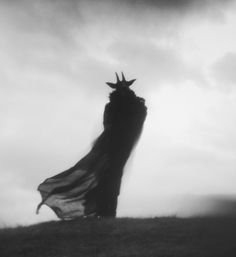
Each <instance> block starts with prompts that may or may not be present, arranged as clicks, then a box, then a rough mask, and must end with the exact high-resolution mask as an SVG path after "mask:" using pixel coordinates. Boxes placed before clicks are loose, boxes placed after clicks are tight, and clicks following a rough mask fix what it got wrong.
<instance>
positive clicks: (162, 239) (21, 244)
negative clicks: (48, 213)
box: [0, 217, 236, 257]
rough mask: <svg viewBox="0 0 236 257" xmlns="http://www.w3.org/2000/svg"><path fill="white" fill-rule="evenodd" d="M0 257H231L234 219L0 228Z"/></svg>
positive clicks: (75, 222) (235, 234)
mask: <svg viewBox="0 0 236 257" xmlns="http://www.w3.org/2000/svg"><path fill="white" fill-rule="evenodd" d="M0 256H2V257H10V256H11V257H13V256H14V257H18V256H24V257H73V256H76V257H79V256H81V257H88V256H89V257H95V256H96V257H106V256H107V257H121V256H122V257H126V256H127V257H133V256H142V257H159V256H162V257H168V256H171V257H185V256H186V257H196V256H197V257H207V256H209V257H210V256H211V257H219V256H222V257H223V256H224V257H235V256H236V218H223V217H213V218H188V219H180V218H154V219H128V218H119V219H100V220H97V219H82V218H81V219H77V220H73V221H54V222H46V223H41V224H37V225H32V226H28V227H17V228H4V229H0Z"/></svg>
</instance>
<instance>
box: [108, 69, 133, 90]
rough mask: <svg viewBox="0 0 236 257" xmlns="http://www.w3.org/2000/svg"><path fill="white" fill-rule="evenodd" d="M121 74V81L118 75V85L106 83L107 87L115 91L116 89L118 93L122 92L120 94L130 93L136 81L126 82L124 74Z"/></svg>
mask: <svg viewBox="0 0 236 257" xmlns="http://www.w3.org/2000/svg"><path fill="white" fill-rule="evenodd" d="M121 74H122V80H120V79H119V76H118V74H117V73H116V83H111V82H106V83H107V85H108V86H109V87H111V88H113V89H116V91H120V92H126V91H127V90H128V91H130V88H129V87H130V86H131V85H132V84H133V83H134V81H135V80H136V79H132V80H129V81H126V79H125V76H124V74H123V72H121Z"/></svg>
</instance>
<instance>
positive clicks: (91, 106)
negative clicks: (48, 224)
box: [0, 0, 236, 225]
mask: <svg viewBox="0 0 236 257" xmlns="http://www.w3.org/2000/svg"><path fill="white" fill-rule="evenodd" d="M0 7H1V8H0V31H1V33H0V57H1V58H0V90H1V94H0V103H1V107H2V108H0V114H1V124H2V125H1V126H0V175H1V180H0V185H1V195H0V202H1V205H2V206H1V210H0V225H15V224H29V223H34V222H39V221H43V220H49V219H55V215H54V214H53V213H52V211H51V210H49V209H48V208H47V207H44V208H42V211H41V213H40V215H39V216H36V215H35V208H36V206H37V204H38V203H39V201H40V195H39V193H38V192H37V190H36V189H37V186H38V184H39V183H41V182H42V181H43V180H44V179H46V178H47V177H50V176H52V175H55V174H57V173H59V172H61V171H63V170H66V169H67V168H69V167H71V166H72V165H74V164H75V163H76V162H77V161H78V160H79V159H80V158H81V157H82V156H83V154H85V153H86V152H87V151H88V150H89V148H90V146H91V143H92V141H93V140H94V139H95V138H96V137H97V136H98V135H99V133H100V132H101V130H102V115H103V108H104V105H105V103H106V102H107V101H108V94H109V92H110V89H109V88H108V87H107V86H106V85H105V82H106V81H114V79H115V76H114V72H115V71H118V72H120V71H124V72H125V74H126V76H127V78H128V79H133V78H137V82H136V83H135V84H134V86H133V90H135V92H136V93H137V94H138V95H140V96H143V97H145V99H146V104H147V106H148V117H147V120H146V123H145V126H144V130H143V134H142V136H141V139H140V142H139V143H138V145H137V147H136V149H135V152H134V154H133V155H132V157H131V158H130V161H129V163H128V164H127V167H126V172H125V176H124V179H123V184H122V190H121V195H120V198H119V206H118V215H119V216H124V215H125V216H158V215H176V214H177V215H194V214H199V213H196V208H194V207H193V206H190V207H188V206H185V205H186V202H185V204H183V201H185V199H186V197H188V199H193V198H194V197H200V198H201V197H204V196H207V197H211V196H219V195H220V196H224V197H228V196H234V195H236V188H235V182H236V173H235V168H236V132H235V129H234V128H235V125H236V101H235V100H236V88H235V87H236V76H235V70H236V34H235V27H236V18H235V13H236V9H235V7H236V6H235V2H234V1H223V0H222V1H220V0H218V1H210V0H208V1H207V0H205V1H171V0H168V1H161V0H160V1H151V0H149V1H143V2H142V1H136V0H131V1H128V0H127V1H125V0H123V1H122V0H120V1H99V3H98V1H97V2H96V1H92V0H91V1H73V0H69V1H46V0H41V1H40V0H37V1H29V0H28V1H27V0H19V1H3V0H2V1H0ZM191 197H193V198H191ZM189 201H191V200H189ZM204 208H205V207H204ZM204 208H203V209H204ZM198 211H199V210H198ZM202 211H203V212H204V211H205V209H204V210H202Z"/></svg>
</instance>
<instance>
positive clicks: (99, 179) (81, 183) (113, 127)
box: [37, 87, 147, 219]
mask: <svg viewBox="0 0 236 257" xmlns="http://www.w3.org/2000/svg"><path fill="white" fill-rule="evenodd" d="M146 112H147V108H146V106H145V102H144V99H143V98H140V97H137V96H136V95H135V93H134V92H133V91H132V90H130V89H129V88H128V87H127V88H124V87H123V88H118V89H116V90H114V91H113V92H112V93H111V94H110V101H109V103H108V104H107V105H106V106H105V111H104V118H103V125H104V130H103V132H102V133H101V135H100V136H99V137H98V138H97V139H96V141H95V143H94V144H93V146H92V149H91V151H90V152H89V153H88V154H87V155H86V156H84V157H83V158H82V159H81V160H80V161H79V162H78V163H76V164H75V166H73V167H72V168H70V169H68V170H66V171H64V172H62V173H60V174H58V175H56V176H53V177H51V178H48V179H46V180H45V181H44V182H43V183H41V184H40V185H39V187H38V190H39V192H40V194H41V196H42V202H41V203H40V204H39V206H38V209H37V211H38V210H39V209H40V207H41V206H42V205H43V204H45V205H47V206H49V207H50V208H51V209H52V210H53V211H54V212H55V213H56V215H57V216H58V217H59V218H61V219H73V218H77V217H81V216H101V217H115V216H116V209H117V200H118V196H119V193H120V185H121V180H122V175H123V169H124V166H125V164H126V161H127V159H128V158H129V156H130V153H131V151H132V149H133V147H134V145H135V143H136V142H137V139H138V138H139V135H140V133H141V131H142V127H143V123H144V120H145V117H146Z"/></svg>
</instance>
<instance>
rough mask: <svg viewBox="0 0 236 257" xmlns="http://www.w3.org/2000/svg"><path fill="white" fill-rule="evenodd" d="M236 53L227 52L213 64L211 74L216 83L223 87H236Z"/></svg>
mask: <svg viewBox="0 0 236 257" xmlns="http://www.w3.org/2000/svg"><path fill="white" fill-rule="evenodd" d="M235 71H236V53H234V52H230V53H226V54H225V55H224V56H223V57H222V58H220V59H219V60H218V61H217V62H216V63H215V64H214V65H213V66H212V71H211V74H212V76H213V79H214V81H215V83H216V85H217V86H218V87H219V88H221V89H225V90H228V89H232V88H234V87H236V72H235Z"/></svg>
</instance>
